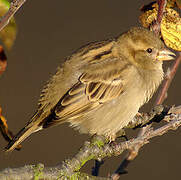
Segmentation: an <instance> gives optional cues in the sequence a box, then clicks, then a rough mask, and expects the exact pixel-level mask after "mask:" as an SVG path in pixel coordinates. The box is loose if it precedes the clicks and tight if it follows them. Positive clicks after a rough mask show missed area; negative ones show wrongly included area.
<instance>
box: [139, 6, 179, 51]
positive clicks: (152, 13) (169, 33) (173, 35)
mask: <svg viewBox="0 0 181 180" xmlns="http://www.w3.org/2000/svg"><path fill="white" fill-rule="evenodd" d="M170 7H171V5H170V4H168V6H167V7H166V10H165V13H164V16H163V19H162V22H161V36H162V38H163V40H164V42H165V44H166V45H167V46H168V47H170V48H172V49H174V50H176V51H181V18H180V16H179V13H178V12H177V11H176V10H174V9H172V8H170ZM141 10H142V11H144V12H143V14H142V15H141V16H140V22H141V24H142V25H143V26H144V27H146V28H148V27H150V26H151V25H152V24H153V22H154V21H155V20H156V19H157V12H158V4H157V3H154V4H153V3H152V4H150V5H147V6H144V7H143V8H142V9H141Z"/></svg>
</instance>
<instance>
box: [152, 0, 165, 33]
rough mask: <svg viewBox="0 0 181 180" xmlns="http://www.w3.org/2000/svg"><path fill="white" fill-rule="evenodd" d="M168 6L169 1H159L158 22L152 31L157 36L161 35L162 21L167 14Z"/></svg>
mask: <svg viewBox="0 0 181 180" xmlns="http://www.w3.org/2000/svg"><path fill="white" fill-rule="evenodd" d="M166 5H167V0H158V7H159V8H158V13H157V20H156V22H155V23H154V24H153V26H152V29H153V31H154V33H155V34H156V35H159V34H160V26H161V21H162V18H163V15H164V12H165V7H166Z"/></svg>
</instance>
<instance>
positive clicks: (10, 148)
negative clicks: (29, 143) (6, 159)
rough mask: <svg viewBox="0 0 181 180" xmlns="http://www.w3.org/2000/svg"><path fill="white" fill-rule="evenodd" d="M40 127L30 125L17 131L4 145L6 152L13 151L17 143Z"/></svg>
mask: <svg viewBox="0 0 181 180" xmlns="http://www.w3.org/2000/svg"><path fill="white" fill-rule="evenodd" d="M40 129H41V127H37V126H32V127H28V128H27V126H26V127H24V128H23V129H21V130H20V131H19V133H18V134H17V135H16V136H15V137H14V138H13V139H12V141H11V142H9V144H8V145H7V146H6V148H5V149H6V152H10V151H13V150H14V149H15V148H16V147H17V145H19V144H20V143H21V142H22V141H24V140H25V139H26V138H27V137H28V136H30V135H31V134H32V133H34V132H36V131H38V130H40Z"/></svg>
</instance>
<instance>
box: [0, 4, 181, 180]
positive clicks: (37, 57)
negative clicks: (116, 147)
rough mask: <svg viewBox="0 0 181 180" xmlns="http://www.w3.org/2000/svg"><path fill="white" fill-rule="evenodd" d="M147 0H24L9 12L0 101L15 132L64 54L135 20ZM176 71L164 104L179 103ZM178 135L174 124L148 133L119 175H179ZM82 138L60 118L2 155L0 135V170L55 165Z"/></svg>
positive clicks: (111, 162) (112, 163)
mask: <svg viewBox="0 0 181 180" xmlns="http://www.w3.org/2000/svg"><path fill="white" fill-rule="evenodd" d="M149 2H151V1H150V0H134V1H132V0H127V1H121V0H119V1H110V0H98V1H97V0H91V1H85V0H76V1H72V0H61V1H59V0H54V1H48V0H44V1H36V0H31V1H27V2H26V3H25V4H24V5H23V7H21V9H20V10H19V11H18V13H17V14H16V15H15V18H16V23H17V25H18V34H17V38H16V41H15V43H14V46H13V48H12V50H11V51H9V52H8V51H6V53H7V57H8V67H7V70H6V71H5V73H4V74H3V75H2V76H1V77H0V84H1V88H0V106H1V107H2V109H3V115H4V116H5V117H6V119H7V120H8V124H9V128H10V130H12V131H13V133H17V132H18V131H19V130H20V129H21V128H22V127H23V126H24V125H25V124H26V123H27V121H28V120H29V119H30V118H31V116H32V115H33V113H34V112H35V111H36V108H37V102H38V98H39V95H40V92H41V90H42V87H43V86H44V85H45V84H46V81H47V80H48V79H49V77H50V76H51V75H53V74H54V73H55V72H56V68H57V67H58V66H59V65H60V64H61V63H62V62H63V61H64V58H65V57H66V56H68V55H70V54H71V53H72V52H73V51H74V50H76V49H77V48H79V47H80V46H82V45H84V44H86V43H88V42H91V41H96V40H103V39H106V38H111V37H114V36H117V35H119V34H120V33H121V32H124V31H126V30H128V29H129V28H130V27H131V26H138V25H139V22H138V17H139V15H140V12H139V8H140V7H141V6H142V5H143V4H147V3H149ZM168 65H171V64H170V63H167V65H166V66H168ZM180 76H181V71H180V70H179V72H178V73H177V74H176V77H175V79H174V80H173V82H172V85H171V87H170V89H169V94H168V95H169V96H168V99H167V100H166V101H165V104H167V105H174V104H175V105H180V104H181V95H180V92H181V84H180V78H179V77H180ZM153 102H154V99H153V100H152V101H151V102H150V103H149V104H147V105H146V106H145V107H144V108H142V110H141V112H143V111H144V112H149V111H150V109H151V107H152V105H153ZM132 131H133V130H132ZM131 133H132V132H131ZM134 133H135V132H134ZM128 137H130V136H129V134H128ZM180 137H181V129H178V130H177V131H170V132H169V133H167V134H166V135H163V136H161V137H156V138H154V139H152V140H151V142H150V143H149V144H147V145H145V146H144V147H143V148H142V149H141V151H140V154H139V156H138V157H137V158H136V159H135V160H134V161H133V162H132V163H131V164H130V166H129V167H128V174H126V175H123V176H122V177H121V179H124V180H130V179H133V178H134V179H145V178H146V179H147V180H153V179H164V180H170V179H171V178H172V179H176V178H178V177H180V161H181V157H180V152H181V143H180ZM88 139H89V136H88V135H80V134H79V133H78V132H77V131H74V130H73V129H71V128H70V127H68V125H67V124H63V125H60V126H57V127H54V128H50V129H47V130H44V131H41V132H38V133H35V134H33V135H32V136H30V137H29V138H28V139H27V140H26V141H25V142H23V144H22V145H23V148H22V150H21V151H19V152H18V151H13V152H12V153H11V154H8V155H6V154H4V152H3V148H4V147H5V146H6V144H7V142H5V140H4V139H3V138H2V137H1V136H0V170H2V169H4V168H7V167H11V168H13V167H21V166H24V165H26V164H37V163H43V164H45V166H55V165H57V164H60V163H61V161H63V160H65V159H66V158H71V157H72V156H73V155H75V154H76V153H77V152H78V149H79V148H80V147H81V146H82V145H83V143H84V141H85V140H88ZM123 158H124V156H119V157H112V158H106V159H105V163H104V165H103V166H102V167H101V170H100V176H107V175H108V173H112V172H114V170H116V168H117V167H118V165H119V163H120V162H121V161H122V159H123ZM93 164H94V161H91V162H89V163H88V164H86V166H85V167H84V168H83V171H84V172H87V173H90V172H91V168H92V166H93Z"/></svg>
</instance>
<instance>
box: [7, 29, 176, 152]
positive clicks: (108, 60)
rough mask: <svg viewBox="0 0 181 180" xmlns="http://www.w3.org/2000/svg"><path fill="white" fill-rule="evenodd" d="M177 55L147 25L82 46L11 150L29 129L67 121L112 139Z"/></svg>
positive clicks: (44, 95) (53, 79)
mask: <svg viewBox="0 0 181 180" xmlns="http://www.w3.org/2000/svg"><path fill="white" fill-rule="evenodd" d="M173 55H174V53H172V52H171V51H170V50H168V49H167V48H166V47H165V46H164V43H163V42H162V41H161V40H160V39H159V37H157V36H156V35H155V34H154V33H153V32H151V31H149V30H147V29H145V28H142V27H133V28H131V29H130V30H128V31H127V32H126V33H123V34H121V35H120V36H118V37H116V38H114V39H109V40H104V41H99V42H94V43H90V44H88V45H86V46H83V47H82V48H80V49H79V50H77V51H76V52H75V53H73V54H72V55H71V56H70V57H69V58H67V60H66V61H65V63H64V64H63V65H62V66H61V67H59V68H58V70H57V73H56V74H55V75H54V76H53V77H51V79H50V80H49V82H48V83H47V85H46V86H45V87H44V89H43V91H42V93H41V97H40V100H39V106H38V109H37V112H36V113H35V115H34V116H33V118H32V119H31V120H30V121H29V122H28V123H27V125H26V126H25V127H24V128H23V129H22V130H21V131H20V132H19V133H18V134H17V135H16V136H15V137H14V138H13V140H12V141H11V142H10V143H9V144H8V146H7V147H6V151H12V150H13V149H15V148H16V146H17V145H18V144H20V143H21V142H22V141H23V140H25V139H26V138H27V137H28V136H29V135H30V134H32V133H34V132H36V131H39V130H42V129H45V128H47V127H51V126H54V125H58V124H61V123H64V122H69V123H70V126H72V127H74V128H75V129H78V130H79V131H80V133H88V134H90V135H93V134H97V135H104V136H105V137H107V138H109V140H110V141H113V140H114V139H115V138H116V134H117V132H119V131H120V130H121V129H122V128H123V127H125V126H126V125H127V124H128V123H129V122H130V121H132V119H133V118H134V116H135V115H136V114H137V113H138V110H139V108H140V107H141V106H142V105H143V104H145V103H146V102H148V101H149V99H150V98H151V97H152V95H153V93H154V92H155V91H156V89H157V88H158V86H159V85H160V83H161V81H162V79H163V74H164V73H163V69H162V62H163V61H165V60H172V59H174V58H173Z"/></svg>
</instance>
